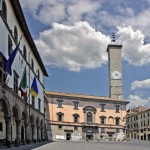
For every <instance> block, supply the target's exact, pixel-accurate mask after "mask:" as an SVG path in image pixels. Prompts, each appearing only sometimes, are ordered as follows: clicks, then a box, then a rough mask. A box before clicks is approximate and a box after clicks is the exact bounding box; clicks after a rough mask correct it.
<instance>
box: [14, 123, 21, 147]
mask: <svg viewBox="0 0 150 150" xmlns="http://www.w3.org/2000/svg"><path fill="white" fill-rule="evenodd" d="M16 131H17V132H16V134H17V139H16V143H15V146H19V145H20V141H21V120H16Z"/></svg>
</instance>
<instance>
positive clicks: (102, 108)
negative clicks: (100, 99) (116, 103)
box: [100, 104, 105, 112]
mask: <svg viewBox="0 0 150 150" xmlns="http://www.w3.org/2000/svg"><path fill="white" fill-rule="evenodd" d="M100 107H101V111H102V112H104V111H105V104H100Z"/></svg>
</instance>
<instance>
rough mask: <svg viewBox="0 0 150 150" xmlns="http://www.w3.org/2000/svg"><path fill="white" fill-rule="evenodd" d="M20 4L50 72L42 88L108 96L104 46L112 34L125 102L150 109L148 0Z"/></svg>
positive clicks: (59, 0) (39, 0)
mask: <svg viewBox="0 0 150 150" xmlns="http://www.w3.org/2000/svg"><path fill="white" fill-rule="evenodd" d="M20 2H21V5H22V8H23V11H24V13H25V17H26V20H27V23H28V25H29V29H30V31H31V34H32V36H33V38H34V40H35V43H36V45H37V48H38V50H39V53H40V55H41V57H42V59H43V61H44V64H45V65H46V68H47V71H48V73H49V78H46V79H45V81H44V82H45V87H46V89H47V90H50V91H59V92H67V93H78V94H87V95H98V96H109V83H108V58H107V52H106V48H107V45H108V44H109V43H110V41H111V35H112V33H113V32H115V34H116V39H117V41H116V42H117V44H122V45H123V48H122V64H123V70H122V71H123V87H124V88H123V89H124V99H125V100H128V101H130V104H129V106H128V107H135V106H138V105H142V104H143V105H145V106H150V92H149V90H150V77H149V76H150V71H149V70H150V43H149V41H150V30H149V24H150V19H149V14H150V0H138V1H137V0H132V1H131V0H126V1H124V0H115V1H114V0H55V1H54V0H44V1H43V0H34V1H31V0H26V1H24V0H20ZM135 4H136V5H135Z"/></svg>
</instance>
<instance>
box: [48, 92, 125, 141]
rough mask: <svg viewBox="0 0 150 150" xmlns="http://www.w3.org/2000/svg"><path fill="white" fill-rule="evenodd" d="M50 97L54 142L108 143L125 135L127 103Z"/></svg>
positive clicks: (72, 96)
mask: <svg viewBox="0 0 150 150" xmlns="http://www.w3.org/2000/svg"><path fill="white" fill-rule="evenodd" d="M46 94H47V99H48V103H49V110H50V123H51V130H52V139H53V140H54V141H55V140H104V139H111V138H112V137H113V136H114V135H115V134H116V133H124V125H125V117H126V104H127V102H125V101H122V100H118V99H115V98H107V97H99V96H88V95H79V94H68V93H61V92H46Z"/></svg>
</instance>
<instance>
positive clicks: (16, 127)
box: [12, 105, 21, 146]
mask: <svg viewBox="0 0 150 150" xmlns="http://www.w3.org/2000/svg"><path fill="white" fill-rule="evenodd" d="M12 113H13V115H12V140H13V141H14V142H15V146H18V145H20V142H21V135H20V133H21V119H20V109H19V107H18V105H15V106H13V108H12Z"/></svg>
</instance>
